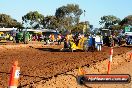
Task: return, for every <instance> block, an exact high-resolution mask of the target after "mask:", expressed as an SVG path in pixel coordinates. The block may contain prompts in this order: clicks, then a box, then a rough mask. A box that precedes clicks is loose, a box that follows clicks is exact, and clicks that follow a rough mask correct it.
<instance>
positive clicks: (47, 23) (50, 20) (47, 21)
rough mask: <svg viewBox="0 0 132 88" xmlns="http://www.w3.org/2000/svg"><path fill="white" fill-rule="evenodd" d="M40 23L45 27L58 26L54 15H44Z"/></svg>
mask: <svg viewBox="0 0 132 88" xmlns="http://www.w3.org/2000/svg"><path fill="white" fill-rule="evenodd" d="M42 25H43V27H44V28H47V29H56V28H58V25H59V23H58V20H57V18H56V16H46V17H45V18H44V20H43V21H42Z"/></svg>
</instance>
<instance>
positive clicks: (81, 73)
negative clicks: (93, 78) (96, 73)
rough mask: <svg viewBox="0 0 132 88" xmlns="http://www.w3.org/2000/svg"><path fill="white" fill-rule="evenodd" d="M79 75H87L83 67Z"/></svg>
mask: <svg viewBox="0 0 132 88" xmlns="http://www.w3.org/2000/svg"><path fill="white" fill-rule="evenodd" d="M78 70H79V75H85V74H86V71H84V70H83V69H82V68H81V67H79V69H78Z"/></svg>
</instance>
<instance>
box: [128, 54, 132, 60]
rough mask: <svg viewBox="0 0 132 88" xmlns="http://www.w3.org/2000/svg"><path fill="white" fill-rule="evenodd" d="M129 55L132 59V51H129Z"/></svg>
mask: <svg viewBox="0 0 132 88" xmlns="http://www.w3.org/2000/svg"><path fill="white" fill-rule="evenodd" d="M129 56H130V57H129V58H130V60H132V52H130V53H129Z"/></svg>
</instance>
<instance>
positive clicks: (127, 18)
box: [120, 15, 132, 26]
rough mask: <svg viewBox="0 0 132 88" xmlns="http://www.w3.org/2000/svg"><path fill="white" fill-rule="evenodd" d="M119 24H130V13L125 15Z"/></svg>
mask: <svg viewBox="0 0 132 88" xmlns="http://www.w3.org/2000/svg"><path fill="white" fill-rule="evenodd" d="M120 25H122V26H125V25H132V15H129V16H127V17H125V18H124V19H123V20H122V21H121V22H120Z"/></svg>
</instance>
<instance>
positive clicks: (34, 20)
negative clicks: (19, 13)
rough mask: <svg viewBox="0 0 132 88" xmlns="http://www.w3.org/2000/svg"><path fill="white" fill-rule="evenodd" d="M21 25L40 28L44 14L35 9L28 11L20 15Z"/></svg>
mask: <svg viewBox="0 0 132 88" xmlns="http://www.w3.org/2000/svg"><path fill="white" fill-rule="evenodd" d="M22 20H23V25H26V27H31V28H40V27H41V26H42V21H43V20H44V16H43V15H42V14H40V13H38V12H37V11H34V12H32V11H31V12H29V13H27V14H26V15H24V16H23V17H22Z"/></svg>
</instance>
